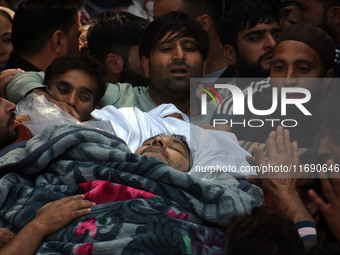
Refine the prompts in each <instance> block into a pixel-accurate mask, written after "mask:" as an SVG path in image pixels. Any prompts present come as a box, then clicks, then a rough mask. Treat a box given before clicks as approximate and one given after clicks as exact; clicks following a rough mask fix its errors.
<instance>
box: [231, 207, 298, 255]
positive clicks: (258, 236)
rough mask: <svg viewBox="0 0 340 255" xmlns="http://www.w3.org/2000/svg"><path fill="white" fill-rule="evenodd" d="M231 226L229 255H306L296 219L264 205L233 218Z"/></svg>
mask: <svg viewBox="0 0 340 255" xmlns="http://www.w3.org/2000/svg"><path fill="white" fill-rule="evenodd" d="M228 228H229V230H228V255H248V254H249V255H250V254H252V255H263V254H266V255H285V254H290V255H302V254H304V246H303V242H302V240H301V238H300V236H299V233H298V231H297V230H296V228H295V224H294V223H293V221H292V220H290V219H288V218H286V217H285V216H283V215H281V214H279V213H274V212H270V211H268V210H267V209H266V208H265V207H254V208H253V209H252V211H251V213H250V214H245V215H239V216H235V217H233V218H232V219H231V221H230V224H229V227H228Z"/></svg>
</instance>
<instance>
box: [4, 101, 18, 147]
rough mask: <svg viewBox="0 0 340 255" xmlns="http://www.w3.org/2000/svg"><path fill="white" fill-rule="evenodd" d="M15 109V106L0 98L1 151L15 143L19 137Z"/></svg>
mask: <svg viewBox="0 0 340 255" xmlns="http://www.w3.org/2000/svg"><path fill="white" fill-rule="evenodd" d="M15 109H16V106H15V104H13V103H12V102H10V101H8V100H6V99H4V98H2V97H0V120H1V121H0V130H1V132H0V149H1V148H3V147H5V146H7V145H8V144H10V143H12V142H14V141H15V140H16V139H17V137H18V128H17V125H18V124H17V123H16V122H15V114H14V111H15Z"/></svg>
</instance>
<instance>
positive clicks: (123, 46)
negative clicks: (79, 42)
mask: <svg viewBox="0 0 340 255" xmlns="http://www.w3.org/2000/svg"><path fill="white" fill-rule="evenodd" d="M148 24H149V22H148V21H147V20H146V19H143V18H140V17H137V16H135V15H133V14H131V13H127V12H107V13H103V14H101V15H100V16H99V17H98V19H97V20H96V21H95V23H94V24H92V25H91V27H90V28H89V31H88V34H87V41H88V46H89V50H90V54H91V55H92V56H93V57H95V58H97V59H98V60H99V61H100V62H102V63H103V62H104V60H105V57H106V55H107V54H108V53H110V52H112V53H115V54H117V55H120V56H125V57H127V56H128V52H129V50H130V48H131V47H132V46H134V45H138V44H139V42H140V39H141V37H142V35H143V33H144V31H145V29H146V27H147V26H148Z"/></svg>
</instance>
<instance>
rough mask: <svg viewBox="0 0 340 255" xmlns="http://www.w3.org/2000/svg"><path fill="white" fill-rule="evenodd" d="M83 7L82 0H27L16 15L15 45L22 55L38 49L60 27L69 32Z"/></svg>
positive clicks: (14, 28) (32, 52)
mask: <svg viewBox="0 0 340 255" xmlns="http://www.w3.org/2000/svg"><path fill="white" fill-rule="evenodd" d="M80 8H81V1H80V0H44V1H42V0H28V1H24V2H23V3H21V5H20V6H19V8H18V9H17V11H16V13H15V15H14V18H13V27H12V44H13V49H14V51H16V52H18V53H19V54H34V53H37V52H39V51H40V50H41V49H42V48H43V47H44V46H45V45H46V43H47V42H48V41H49V40H50V39H51V37H52V35H53V33H54V32H55V31H57V30H59V29H60V30H61V31H63V32H64V33H65V34H66V35H68V34H69V32H70V29H71V27H72V26H73V25H74V24H75V22H76V15H77V13H78V10H79V9H80Z"/></svg>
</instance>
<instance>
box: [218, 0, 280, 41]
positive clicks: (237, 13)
mask: <svg viewBox="0 0 340 255" xmlns="http://www.w3.org/2000/svg"><path fill="white" fill-rule="evenodd" d="M225 8H226V11H225V13H224V14H223V15H222V17H221V20H220V23H219V26H218V31H219V35H220V38H221V42H222V45H225V44H230V45H232V46H233V47H237V35H238V34H239V33H240V32H241V31H242V30H243V29H245V28H252V27H254V26H256V25H257V24H259V23H271V22H273V21H277V22H278V23H279V24H281V18H280V2H279V1H277V0H239V1H232V3H230V4H229V5H227V6H226V7H225Z"/></svg>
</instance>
